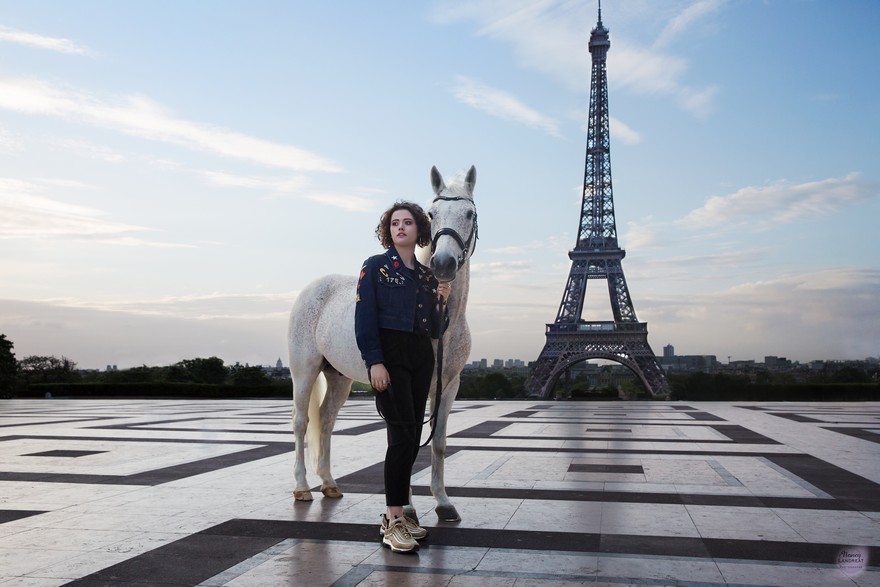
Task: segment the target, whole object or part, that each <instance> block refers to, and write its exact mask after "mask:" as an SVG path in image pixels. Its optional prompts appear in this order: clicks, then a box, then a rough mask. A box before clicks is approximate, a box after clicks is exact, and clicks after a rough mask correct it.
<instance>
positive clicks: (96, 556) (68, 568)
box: [28, 552, 129, 581]
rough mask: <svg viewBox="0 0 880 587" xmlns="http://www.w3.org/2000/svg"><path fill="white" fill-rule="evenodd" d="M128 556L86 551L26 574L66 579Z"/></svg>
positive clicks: (123, 559)
mask: <svg viewBox="0 0 880 587" xmlns="http://www.w3.org/2000/svg"><path fill="white" fill-rule="evenodd" d="M128 558H129V556H128V555H126V554H118V553H111V552H88V553H84V554H79V555H77V556H75V557H73V558H69V559H66V560H64V561H61V562H59V563H55V564H51V565H48V566H46V567H43V568H41V569H38V570H36V571H33V572H32V573H30V574H29V575H28V576H29V577H33V578H44V579H66V580H68V581H70V580H73V579H78V578H79V577H84V576H86V575H90V574H92V573H95V572H97V571H100V570H101V569H105V568H107V567H110V566H113V565H115V564H117V563H121V562H123V561H125V560H127V559H128Z"/></svg>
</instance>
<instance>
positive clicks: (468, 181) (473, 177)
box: [464, 165, 477, 199]
mask: <svg viewBox="0 0 880 587" xmlns="http://www.w3.org/2000/svg"><path fill="white" fill-rule="evenodd" d="M476 183H477V168H476V167H474V166H473V165H471V168H470V169H468V172H467V175H466V176H465V178H464V185H465V186H466V187H467V191H468V195H469V196H470V197H471V199H473V198H474V186H475V185H476Z"/></svg>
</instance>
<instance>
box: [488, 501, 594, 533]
mask: <svg viewBox="0 0 880 587" xmlns="http://www.w3.org/2000/svg"><path fill="white" fill-rule="evenodd" d="M601 524H602V503H600V502H575V501H553V502H549V501H535V500H527V501H524V502H523V504H522V505H521V506H520V507H519V509H517V511H516V513H515V514H514V515H513V517H512V518H511V519H510V522H509V523H508V524H507V525H506V526H505V529H506V530H540V531H547V532H584V533H598V532H599V530H600V528H601Z"/></svg>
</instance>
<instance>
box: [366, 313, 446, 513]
mask: <svg viewBox="0 0 880 587" xmlns="http://www.w3.org/2000/svg"><path fill="white" fill-rule="evenodd" d="M379 339H380V341H381V344H382V354H383V355H384V358H385V368H386V369H388V375H389V377H390V380H391V387H389V388H388V389H387V390H385V391H383V392H381V393H376V407H377V408H378V409H379V410H380V411H381V412H382V414H383V415H384V417H385V419H386V427H387V431H388V449H387V450H386V452H385V505H387V506H402V505H406V504H408V503H409V486H410V478H411V477H412V468H413V464H415V462H416V457H417V456H418V454H419V443H420V440H421V436H422V424H423V422H424V420H425V405H426V404H427V402H428V392H429V390H430V389H429V388H430V386H431V376H432V375H433V372H434V348H433V346H431V338H430V337H429V336H426V335H423V334H416V333H413V332H403V331H400V330H384V329H383V330H380V331H379Z"/></svg>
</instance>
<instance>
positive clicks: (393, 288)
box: [354, 247, 445, 367]
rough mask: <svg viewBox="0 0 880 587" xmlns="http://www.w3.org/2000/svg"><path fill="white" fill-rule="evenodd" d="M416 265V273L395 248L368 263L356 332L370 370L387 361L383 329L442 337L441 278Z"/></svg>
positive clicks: (363, 270) (356, 313) (359, 297)
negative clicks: (438, 309)
mask: <svg viewBox="0 0 880 587" xmlns="http://www.w3.org/2000/svg"><path fill="white" fill-rule="evenodd" d="M415 263H416V267H415V270H414V271H412V272H409V271H407V270H406V269H405V268H404V266H403V261H401V260H400V256H399V255H398V254H397V250H396V249H395V248H394V247H391V248H390V249H388V250H387V251H385V252H384V253H383V254H380V255H374V256H372V257H370V258H369V259H367V260H366V261H364V265H363V267H362V268H361V273H360V276H359V277H358V284H357V298H356V299H357V303H356V304H355V311H354V331H355V338H356V339H357V344H358V348H359V349H360V351H361V357H362V358H363V359H364V363H366V365H367V367H369V366H370V365H375V364H376V363H382V362H384V357H383V354H382V346H381V344H380V342H379V330H380V329H382V328H385V329H388V330H402V331H405V332H417V333H421V334H424V335H426V336H430V335H433V336H434V338H436V337H437V335H438V334H437V332H436V331H437V330H438V329H437V328H436V327H435V324H434V322H435V321H439V320H437V319H435V317H434V315H435V310H434V306H435V302H436V299H437V285H438V283H437V279H436V278H435V277H434V275H433V273H431V271H430V270H429V269H428V268H427V267H425V266H424V265H422V264H420V263H419V262H418V261H416V262H415ZM412 276H415V281H414V280H413V277H412ZM444 326H445V325H444Z"/></svg>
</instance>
